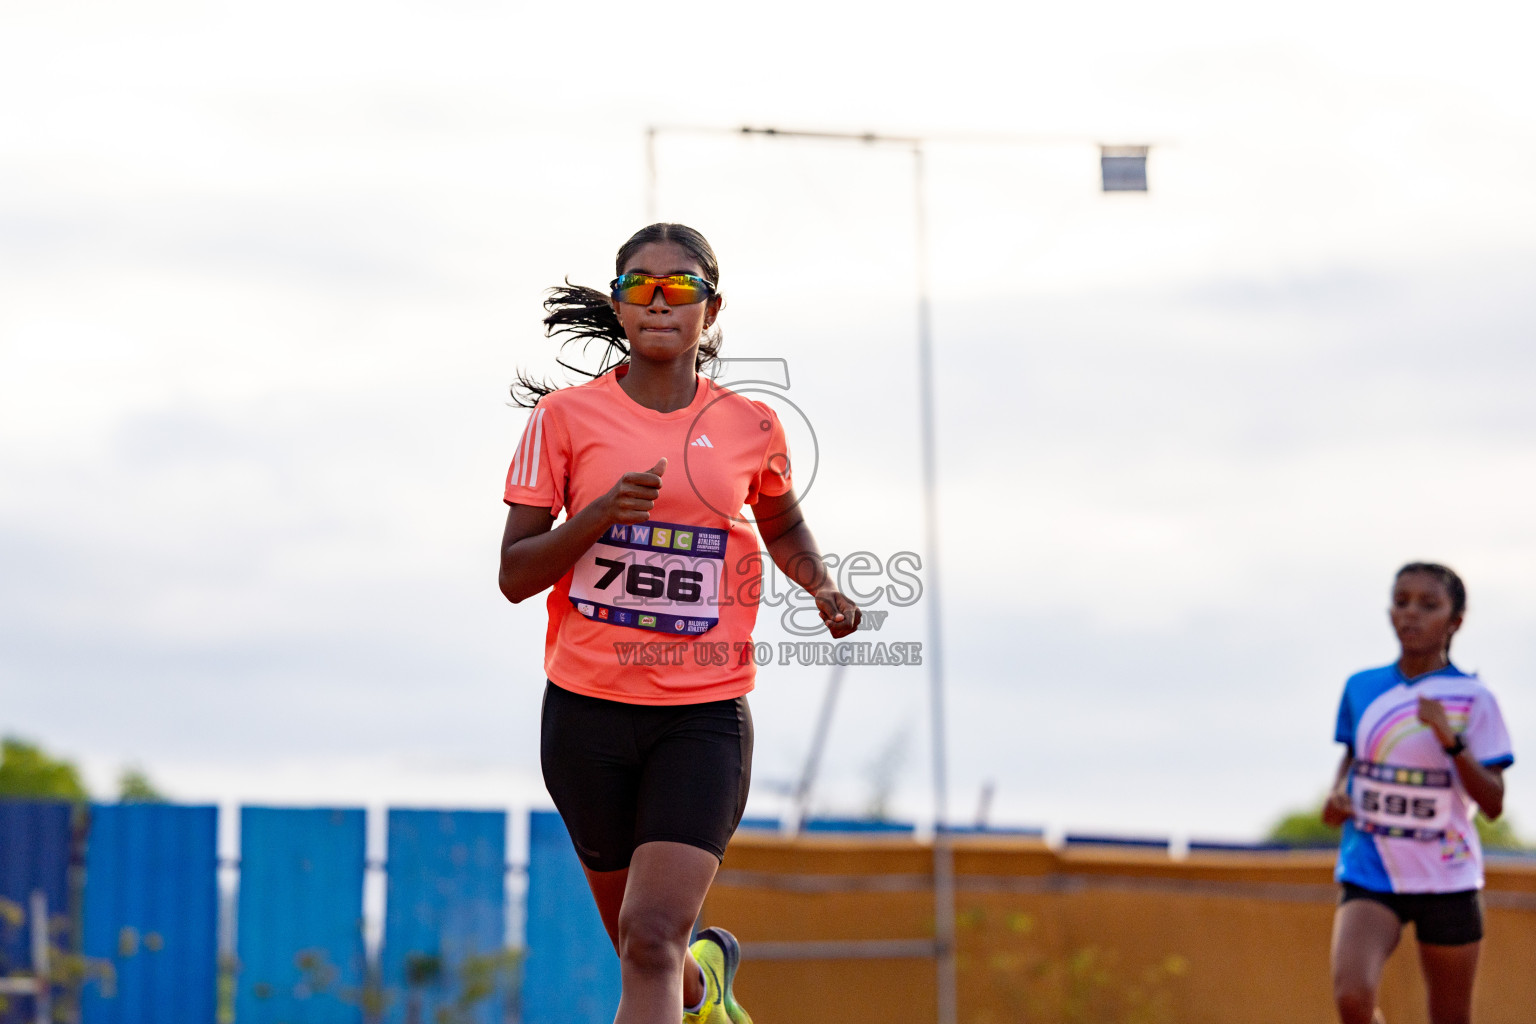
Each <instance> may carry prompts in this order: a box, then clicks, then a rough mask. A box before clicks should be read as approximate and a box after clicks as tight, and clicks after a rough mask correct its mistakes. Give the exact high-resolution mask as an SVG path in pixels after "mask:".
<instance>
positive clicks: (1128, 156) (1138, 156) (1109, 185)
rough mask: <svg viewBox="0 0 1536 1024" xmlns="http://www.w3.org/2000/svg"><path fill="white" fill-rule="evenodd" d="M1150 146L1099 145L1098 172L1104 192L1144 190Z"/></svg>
mask: <svg viewBox="0 0 1536 1024" xmlns="http://www.w3.org/2000/svg"><path fill="white" fill-rule="evenodd" d="M1151 148H1152V147H1150V146H1100V147H1099V174H1100V176H1101V180H1102V181H1103V190H1104V191H1105V192H1145V191H1146V190H1147V151H1148V150H1149V149H1151Z"/></svg>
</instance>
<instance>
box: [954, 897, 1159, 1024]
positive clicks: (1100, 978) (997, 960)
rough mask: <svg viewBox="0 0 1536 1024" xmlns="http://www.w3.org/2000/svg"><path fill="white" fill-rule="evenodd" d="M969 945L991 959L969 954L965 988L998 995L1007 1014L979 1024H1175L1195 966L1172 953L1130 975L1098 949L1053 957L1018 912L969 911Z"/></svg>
mask: <svg viewBox="0 0 1536 1024" xmlns="http://www.w3.org/2000/svg"><path fill="white" fill-rule="evenodd" d="M955 926H956V928H957V930H958V931H959V932H960V933H961V934H962V935H966V939H965V945H966V946H967V947H969V948H972V949H984V950H986V955H985V957H984V958H978V957H976V956H974V955H970V954H967V953H961V954H960V955H959V957H958V967H959V970H960V973H961V978H962V980H961V984H962V985H964V986H967V987H970V986H976V987H978V988H980V987H986V988H989V989H991V991H992V994H993V996H994V999H993V1000H991V1001H992V1002H994V1003H995V1004H996V1005H999V1006H1001V1007H1002V1014H1001V1015H998V1014H997V1013H996V1012H995V1011H993V1010H990V1009H989V1010H984V1011H982V1012H981V1013H980V1014H978V1015H976V1016H975V1017H974V1018H973V1019H972V1024H1006V1022H1011V1021H1016V1020H1028V1021H1033V1022H1037V1024H1173V1021H1174V1005H1173V1004H1174V995H1175V991H1176V988H1177V986H1178V985H1179V984H1180V979H1182V978H1183V977H1184V975H1186V974H1187V973H1189V961H1188V960H1186V959H1185V958H1184V957H1183V956H1181V955H1179V954H1178V953H1169V954H1167V955H1166V956H1164V957H1163V958H1162V959H1160V960H1158V961H1157V962H1155V963H1150V964H1144V965H1142V966H1141V967H1139V968H1132V969H1127V968H1126V967H1125V965H1124V964H1122V963H1121V962H1120V957H1119V955H1118V954H1117V953H1116V952H1115V951H1114V950H1106V949H1102V948H1100V947H1098V946H1081V947H1078V948H1075V949H1068V950H1067V952H1066V953H1065V954H1064V955H1062V956H1055V957H1053V956H1049V955H1046V954H1044V953H1042V952H1041V951H1040V949H1039V941H1038V940H1037V939H1036V938H1034V933H1035V931H1036V921H1035V919H1034V917H1033V915H1031V914H1029V913H1027V912H1025V911H1022V910H1013V911H1007V912H1003V913H990V914H989V913H988V912H987V911H986V910H984V909H982V908H980V907H968V908H965V909H962V910H961V911H960V912H959V913H957V914H956V915H955Z"/></svg>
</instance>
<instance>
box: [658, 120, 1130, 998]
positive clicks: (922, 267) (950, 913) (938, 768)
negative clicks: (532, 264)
mask: <svg viewBox="0 0 1536 1024" xmlns="http://www.w3.org/2000/svg"><path fill="white" fill-rule="evenodd" d="M662 131H666V132H678V133H692V134H703V135H721V134H740V135H765V136H771V137H774V138H798V139H821V140H828V141H838V142H865V143H871V144H873V143H880V144H886V145H890V144H894V145H899V146H906V147H908V148H910V150H911V152H912V172H913V173H912V199H913V224H914V229H915V240H916V249H917V268H916V273H917V366H918V373H917V376H918V381H917V393H918V418H919V426H920V432H921V435H922V437H921V443H922V459H923V541H924V546H925V547H926V549H927V557H928V578H929V584H928V595H927V596H928V650H927V651H926V652H925V654H926V660H927V662H928V692H929V720H930V723H931V725H932V739H931V741H930V745H931V746H932V749H933V915H934V954H935V958H936V960H937V962H938V978H937V981H938V1011H939V1012H938V1024H956V1020H957V1016H958V1014H957V1008H956V1003H957V997H958V985H957V979H956V972H955V860H954V848H953V843H952V840H953V837H952V835H951V834H950V830H949V760H948V744H947V742H946V739H945V736H946V728H945V713H944V617H943V614H942V605H941V603H940V600H939V594H940V584H941V577H940V573H939V507H938V492H939V485H938V451H937V442H936V440H935V435H936V433H937V429H936V418H937V417H936V413H935V400H934V394H933V376H934V374H933V320H932V302H931V300H930V298H929V281H928V211H927V183H926V172H925V167H924V156H923V145H924V143H925V142H928V141H944V142H956V143H991V144H996V143H1002V144H1005V145H1020V144H1022V145H1040V144H1046V145H1051V144H1060V143H1069V144H1081V143H1083V142H1085V141H1087V140H1084V139H1081V138H1077V137H1075V136H1065V135H1028V136H1018V135H1014V136H1008V135H946V136H898V135H880V134H877V133H875V132H864V133H854V132H817V131H784V130H782V129H778V128H753V127H750V126H745V127H742V128H741V129H739V130H738V131H732V130H731V129H727V128H695V127H682V126H665V125H651V126H649V127H647V128H646V133H645V167H646V192H645V208H646V215H647V217H648V218H649V220H650V221H652V222H654V221H655V220H656V217H657V200H656V191H657V189H656V135H657V133H658V132H662ZM1147 148H1148V147H1146V146H1135V147H1100V152H1101V159H1102V163H1103V173H1104V182H1103V187H1104V190H1105V191H1137V192H1145V191H1146V187H1147V185H1146V170H1145V161H1146V156H1147ZM1116 160H1120V161H1124V160H1140V161H1141V164H1140V166H1139V167H1138V168H1136V169H1135V171H1134V173H1128V172H1127V171H1126V170H1125V169H1123V168H1122V169H1119V173H1118V174H1117V175H1116V181H1115V183H1111V162H1112V161H1116ZM838 681H839V679H838V676H837V675H834V677H833V680H832V683H831V684H830V688H829V691H828V701H829V703H828V707H827V709H824V715H823V717H824V719H826V718H828V717H829V716H830V712H829V709H830V701H832V700H835V699H836V687H837V684H838ZM827 724H828V723H827V721H825V720H824V721H823V722H822V723H821V725H820V726H819V727H818V739H817V741H816V744H815V747H816V749H815V751H814V752H813V760H812V761H811V762H809V763H808V768H807V771H808V772H811V771H814V768H813V767H810V766H811V765H814V763H815V759H816V758H819V753H820V745H821V743H822V742H823V741H824V740H825V735H826V728H827ZM989 793H990V791H989ZM988 799H989V800H990V795H989V798H988Z"/></svg>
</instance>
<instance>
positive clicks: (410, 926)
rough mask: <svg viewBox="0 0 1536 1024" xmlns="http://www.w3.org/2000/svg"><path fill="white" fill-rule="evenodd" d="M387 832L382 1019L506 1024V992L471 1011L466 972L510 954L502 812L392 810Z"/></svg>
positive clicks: (493, 994) (480, 1002) (393, 1023)
mask: <svg viewBox="0 0 1536 1024" xmlns="http://www.w3.org/2000/svg"><path fill="white" fill-rule="evenodd" d="M388 830H389V840H388V852H387V858H388V864H387V872H388V875H387V879H388V880H387V883H386V885H387V889H386V897H385V904H384V949H383V953H382V956H381V967H382V970H383V976H384V984H385V986H386V988H387V990H388V993H389V995H390V997H391V998H390V1006H389V1011H388V1014H387V1015H386V1018H385V1019H386V1020H387V1021H388V1022H390V1024H399V1022H404V1021H407V1020H421V1021H431V1020H436V1019H437V1016H436V1015H437V1013H438V1011H439V1010H443V1009H446V1010H449V1011H450V1012H458V1013H463V1015H464V1016H466V1017H467V1018H468V1019H469V1020H472V1021H474V1022H476V1024H500V1022H501V1021H502V1020H503V1019H504V1014H503V1007H504V1004H505V1000H506V992H505V990H504V989H501V988H498V989H497V990H496V991H493V992H491V993H489V994H487V995H486V996H484V997H483V998H481V999H479V1000H477V1001H474V1002H473V1003H472V1004H471V1005H468V1006H466V1005H464V1001H465V999H466V998H467V996H468V995H469V992H468V988H469V987H468V986H466V983H465V982H466V980H467V979H466V975H465V973H464V972H465V969H466V967H470V966H471V958H477V957H482V956H485V955H500V954H502V953H503V952H504V951H505V949H506V935H507V816H506V813H505V812H503V811H404V810H391V811H390V812H389V823H388Z"/></svg>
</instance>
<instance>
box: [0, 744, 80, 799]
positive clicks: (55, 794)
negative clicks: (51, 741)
mask: <svg viewBox="0 0 1536 1024" xmlns="http://www.w3.org/2000/svg"><path fill="white" fill-rule="evenodd" d="M0 796H9V797H23V798H31V799H41V800H89V799H90V794H89V793H87V792H86V789H85V783H83V782H81V781H80V770H79V769H78V768H76V767H75V766H74V764H73V763H71V762H69V761H65V760H62V759H59V758H54V757H50V756H49V755H48V754H47V753H46V752H45V751H44V750H43V749H42V748H41V747H39V746H38V745H37V744H35V743H28V742H27V741H26V740H23V739H19V738H17V737H15V736H7V737H5V739H3V740H0Z"/></svg>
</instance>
